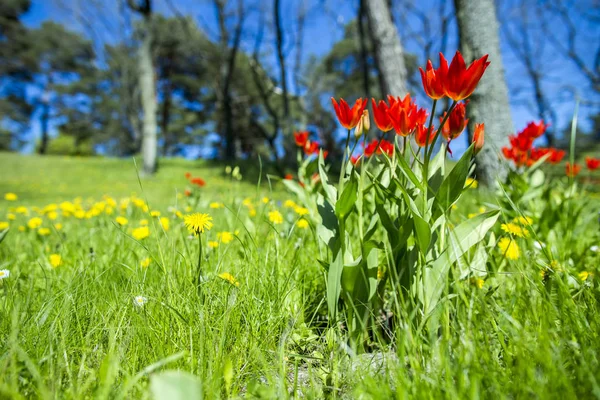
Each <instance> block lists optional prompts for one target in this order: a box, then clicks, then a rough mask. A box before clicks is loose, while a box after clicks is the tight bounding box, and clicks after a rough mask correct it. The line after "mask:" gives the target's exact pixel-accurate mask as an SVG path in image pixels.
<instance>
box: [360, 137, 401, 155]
mask: <svg viewBox="0 0 600 400" xmlns="http://www.w3.org/2000/svg"><path fill="white" fill-rule="evenodd" d="M381 153H386V154H387V155H388V156H390V157H391V156H392V155H393V154H394V145H393V144H392V143H390V142H388V141H387V140H385V139H382V140H381V141H380V140H379V139H373V140H372V141H371V142H370V143H369V144H368V145H367V146H366V147H365V157H371V156H372V155H373V154H381Z"/></svg>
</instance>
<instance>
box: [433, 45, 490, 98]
mask: <svg viewBox="0 0 600 400" xmlns="http://www.w3.org/2000/svg"><path fill="white" fill-rule="evenodd" d="M487 59H488V56H487V54H486V55H485V56H483V57H481V58H480V59H478V60H475V61H473V62H472V63H471V65H469V68H467V67H466V65H465V60H464V59H463V56H462V54H460V51H457V52H456V54H455V55H454V58H453V59H452V62H451V63H450V67H449V68H448V73H447V75H446V77H445V85H444V87H445V91H446V96H448V97H450V98H451V99H452V100H454V101H460V100H464V99H466V98H467V97H469V96H470V95H471V94H473V92H474V91H475V88H476V87H477V84H478V83H479V80H480V79H481V77H482V76H483V73H484V72H485V69H486V68H487V67H488V65H490V63H489V61H487ZM421 75H423V74H422V73H421ZM426 91H427V90H426ZM430 97H431V96H430Z"/></svg>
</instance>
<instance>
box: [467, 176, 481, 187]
mask: <svg viewBox="0 0 600 400" xmlns="http://www.w3.org/2000/svg"><path fill="white" fill-rule="evenodd" d="M477 186H479V183H478V182H477V181H476V180H475V179H473V178H467V181H466V182H465V187H466V188H471V189H477Z"/></svg>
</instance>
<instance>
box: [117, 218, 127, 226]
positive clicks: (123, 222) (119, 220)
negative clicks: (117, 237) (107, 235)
mask: <svg viewBox="0 0 600 400" xmlns="http://www.w3.org/2000/svg"><path fill="white" fill-rule="evenodd" d="M115 222H116V223H117V224H119V225H121V226H125V225H127V224H128V223H129V221H128V220H127V218H125V217H122V216H118V217H117V218H115Z"/></svg>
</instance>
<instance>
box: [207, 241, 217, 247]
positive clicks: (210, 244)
mask: <svg viewBox="0 0 600 400" xmlns="http://www.w3.org/2000/svg"><path fill="white" fill-rule="evenodd" d="M208 247H209V248H211V249H216V248H217V247H219V242H215V241H214V240H209V241H208Z"/></svg>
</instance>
